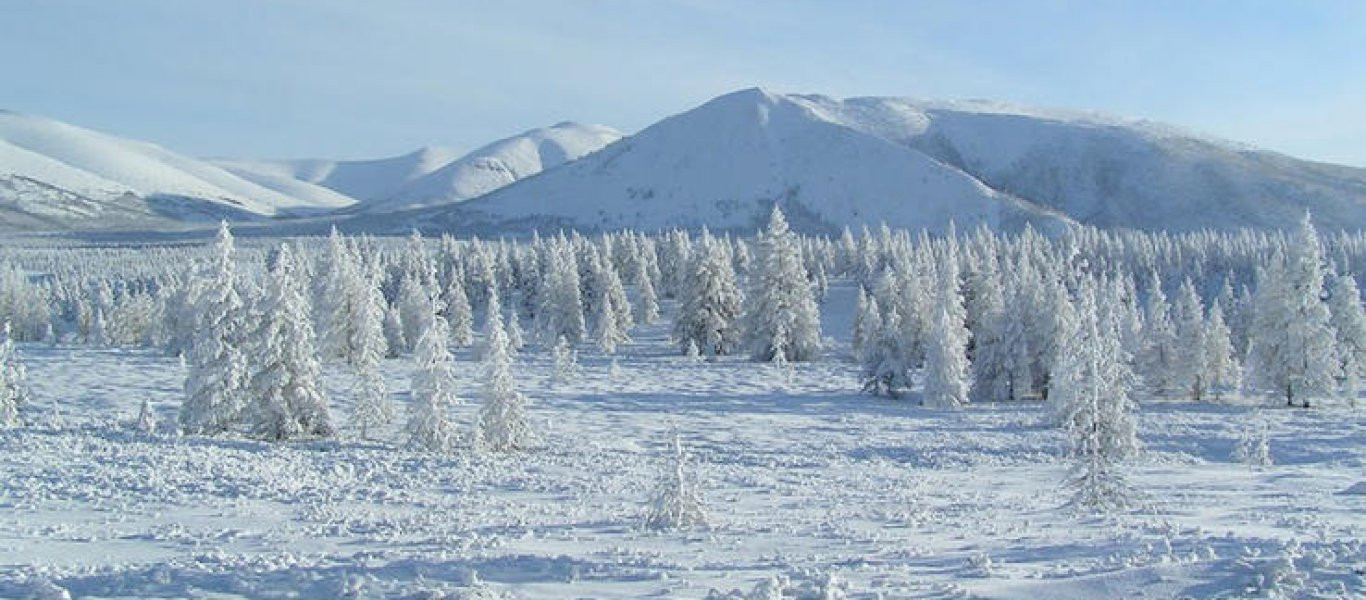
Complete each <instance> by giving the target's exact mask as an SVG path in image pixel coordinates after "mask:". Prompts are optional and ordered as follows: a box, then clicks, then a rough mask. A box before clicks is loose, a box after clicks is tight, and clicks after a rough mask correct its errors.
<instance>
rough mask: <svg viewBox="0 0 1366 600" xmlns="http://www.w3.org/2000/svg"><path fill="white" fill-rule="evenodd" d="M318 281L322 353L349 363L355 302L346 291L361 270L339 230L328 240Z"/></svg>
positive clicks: (315, 292)
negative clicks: (351, 317) (347, 357)
mask: <svg viewBox="0 0 1366 600" xmlns="http://www.w3.org/2000/svg"><path fill="white" fill-rule="evenodd" d="M322 260H323V264H322V267H321V268H320V269H319V271H318V278H317V279H316V280H315V281H314V283H313V309H314V311H316V313H317V319H316V321H317V324H318V340H319V350H320V351H321V352H322V354H323V356H325V357H327V358H342V359H343V360H346V344H345V341H346V339H347V337H349V336H348V335H347V327H348V325H349V324H350V323H351V319H350V313H351V307H350V306H348V305H347V302H348V301H350V300H351V298H350V297H349V296H347V294H346V291H347V287H348V284H349V283H350V281H349V280H350V278H351V275H352V272H353V271H355V270H357V269H358V266H357V265H356V262H357V261H356V259H355V257H354V256H352V255H351V250H350V249H349V248H347V246H346V240H345V239H343V238H342V236H341V233H340V232H338V231H337V227H336V226H335V225H334V226H333V227H332V232H331V233H330V234H329V235H328V238H327V254H325V255H324V258H323V259H322Z"/></svg>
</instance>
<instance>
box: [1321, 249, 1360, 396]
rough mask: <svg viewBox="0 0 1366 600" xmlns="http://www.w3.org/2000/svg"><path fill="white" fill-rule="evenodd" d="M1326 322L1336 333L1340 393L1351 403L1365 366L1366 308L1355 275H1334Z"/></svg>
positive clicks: (1356, 392) (1357, 389)
mask: <svg viewBox="0 0 1366 600" xmlns="http://www.w3.org/2000/svg"><path fill="white" fill-rule="evenodd" d="M1328 309H1329V310H1328V312H1329V323H1330V324H1331V325H1332V327H1333V331H1334V332H1335V333H1337V355H1338V364H1339V365H1341V373H1340V374H1339V379H1340V381H1341V382H1342V385H1341V388H1342V394H1343V395H1344V396H1346V397H1347V399H1348V401H1350V402H1351V403H1352V404H1353V405H1355V404H1356V401H1357V394H1358V392H1359V391H1360V388H1361V373H1362V369H1363V368H1366V311H1364V310H1363V309H1362V306H1361V292H1360V290H1358V288H1357V282H1356V278H1354V277H1352V276H1351V275H1339V276H1337V277H1335V278H1333V285H1332V288H1331V289H1330V290H1329V293H1328Z"/></svg>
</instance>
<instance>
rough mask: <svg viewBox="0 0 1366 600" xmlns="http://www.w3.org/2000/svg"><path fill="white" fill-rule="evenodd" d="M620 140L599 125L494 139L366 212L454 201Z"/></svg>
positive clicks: (563, 125)
mask: <svg viewBox="0 0 1366 600" xmlns="http://www.w3.org/2000/svg"><path fill="white" fill-rule="evenodd" d="M618 139H621V134H620V133H617V131H616V130H614V129H612V128H610V127H605V126H602V125H580V124H578V123H560V124H557V125H555V126H553V127H546V128H542V129H533V130H531V131H528V132H525V133H522V134H520V135H517V136H513V137H510V138H507V139H503V140H499V141H497V142H494V143H492V144H489V145H487V146H485V147H483V148H480V149H478V150H475V151H474V152H471V153H469V154H467V155H465V156H462V157H460V158H459V159H458V160H455V161H452V162H450V163H448V164H446V165H445V166H443V167H441V168H440V169H437V170H435V171H432V172H431V173H428V174H426V175H424V176H423V177H421V178H418V179H416V180H413V181H410V182H408V183H407V184H406V185H404V186H403V187H402V188H400V189H398V190H397V191H395V192H394V193H393V194H392V195H391V196H390V197H389V198H386V199H381V200H380V201H378V202H374V203H372V204H371V205H369V206H367V207H366V208H367V210H369V211H371V212H381V211H386V210H396V209H401V208H412V207H420V206H427V205H431V204H443V203H450V202H460V201H464V200H469V199H470V198H477V197H479V196H482V195H484V194H487V193H489V192H491V191H493V190H496V189H498V188H501V187H503V186H506V185H508V184H511V183H513V182H515V181H518V180H521V179H524V178H526V177H530V176H532V175H535V174H537V173H540V172H541V171H544V170H546V169H550V168H553V167H557V166H559V165H561V164H564V163H566V162H569V161H572V160H576V159H578V158H580V157H583V156H586V155H588V154H591V153H593V152H596V151H598V150H599V149H601V148H603V147H604V146H607V145H609V144H611V143H612V142H615V141H617V140H618Z"/></svg>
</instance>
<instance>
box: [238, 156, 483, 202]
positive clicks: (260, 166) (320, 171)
mask: <svg viewBox="0 0 1366 600" xmlns="http://www.w3.org/2000/svg"><path fill="white" fill-rule="evenodd" d="M459 156H460V155H459V153H457V152H456V151H454V150H450V149H447V148H436V147H427V148H420V149H418V150H415V151H413V152H409V153H408V154H404V155H402V156H394V157H390V158H379V159H373V160H343V161H335V160H326V159H304V160H285V161H268V160H255V161H254V160H219V161H216V162H217V164H218V165H220V166H222V167H223V168H225V169H227V170H229V171H232V172H233V173H237V174H238V175H240V176H243V177H247V178H252V179H265V180H272V181H279V180H287V179H293V180H297V181H299V182H303V183H307V184H310V185H316V186H319V187H322V188H326V189H329V190H332V191H333V192H335V193H338V194H341V195H343V196H347V197H350V198H352V199H354V201H359V202H367V201H374V200H381V199H385V198H388V197H390V196H392V195H393V194H394V193H395V192H397V191H398V190H399V189H401V188H402V187H403V186H404V185H406V184H408V183H410V182H412V181H415V180H417V179H420V178H422V177H423V176H425V175H427V174H428V173H431V172H432V171H435V170H437V169H440V168H441V167H444V166H446V165H447V164H450V162H451V161H453V160H455V159H456V158H458V157H459Z"/></svg>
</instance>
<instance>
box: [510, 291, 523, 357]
mask: <svg viewBox="0 0 1366 600" xmlns="http://www.w3.org/2000/svg"><path fill="white" fill-rule="evenodd" d="M507 323H508V345H509V346H511V347H512V349H513V350H518V351H520V350H521V349H522V347H523V346H525V345H526V332H524V331H522V316H521V315H520V314H518V312H517V301H516V300H513V301H512V302H510V303H509V306H508V316H507Z"/></svg>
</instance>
